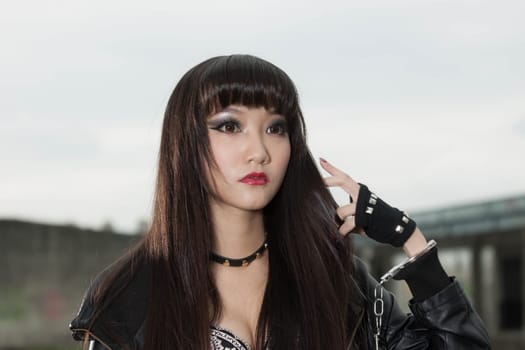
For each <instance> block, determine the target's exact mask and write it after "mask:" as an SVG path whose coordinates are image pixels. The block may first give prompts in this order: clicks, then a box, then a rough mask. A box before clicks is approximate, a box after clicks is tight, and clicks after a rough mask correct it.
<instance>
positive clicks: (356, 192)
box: [321, 159, 419, 247]
mask: <svg viewBox="0 0 525 350" xmlns="http://www.w3.org/2000/svg"><path fill="white" fill-rule="evenodd" d="M321 166H322V167H323V169H325V170H326V171H328V173H330V175H332V176H330V177H327V178H325V179H324V180H325V184H326V185H327V186H339V187H341V188H342V189H343V190H345V191H346V192H347V193H348V194H349V195H350V204H347V205H343V206H341V207H339V208H337V215H338V216H339V218H341V220H343V224H342V225H341V226H340V227H339V232H340V233H341V234H342V235H347V234H348V233H349V232H359V233H363V232H365V233H366V235H367V236H368V237H370V238H372V239H373V240H375V241H377V242H381V243H387V244H390V245H393V246H395V247H401V246H404V245H405V243H406V242H407V241H408V240H409V239H410V238H411V236H412V235H413V234H414V231H416V223H415V222H414V220H412V219H411V218H410V217H409V216H408V214H406V213H405V212H403V211H401V210H399V209H397V208H394V207H391V206H390V205H388V203H386V202H385V201H383V200H382V199H381V198H379V197H377V196H376V195H375V194H374V193H373V192H371V191H370V190H369V189H368V187H367V186H365V185H363V184H359V183H357V182H356V181H354V180H353V179H352V178H351V177H350V176H348V175H347V174H345V173H344V172H342V171H341V170H339V169H337V168H336V167H335V166H333V165H332V164H330V163H328V162H327V161H326V160H324V159H321ZM352 199H353V200H352ZM417 245H418V246H419V244H417Z"/></svg>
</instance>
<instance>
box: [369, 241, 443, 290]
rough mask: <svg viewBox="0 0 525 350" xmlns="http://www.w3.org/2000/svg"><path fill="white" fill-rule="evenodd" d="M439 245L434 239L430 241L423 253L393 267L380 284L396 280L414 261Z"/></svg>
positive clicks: (382, 277)
mask: <svg viewBox="0 0 525 350" xmlns="http://www.w3.org/2000/svg"><path fill="white" fill-rule="evenodd" d="M436 245H437V243H436V241H434V240H433V239H432V240H430V241H428V243H427V246H426V247H425V249H423V250H422V251H420V252H419V253H417V254H416V255H414V256H412V257H410V258H406V259H405V260H404V261H403V262H401V263H400V264H398V265H396V266H394V267H392V268H391V269H390V270H388V272H387V273H385V274H384V275H383V276H381V279H380V280H379V282H380V283H381V284H384V283H385V282H387V281H389V280H391V279H392V278H394V277H395V276H396V275H397V274H398V273H399V272H400V271H401V270H403V269H405V268H406V267H407V266H408V265H410V264H412V263H413V262H414V261H416V260H417V259H419V258H420V257H422V256H423V255H425V254H427V253H428V252H429V251H430V250H431V249H432V248H434V247H435V246H436Z"/></svg>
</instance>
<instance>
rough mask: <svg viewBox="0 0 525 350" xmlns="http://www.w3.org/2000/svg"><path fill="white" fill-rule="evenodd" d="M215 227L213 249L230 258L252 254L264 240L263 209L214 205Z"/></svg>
mask: <svg viewBox="0 0 525 350" xmlns="http://www.w3.org/2000/svg"><path fill="white" fill-rule="evenodd" d="M211 214H212V220H213V228H214V236H213V247H212V251H213V252H214V253H216V254H219V255H222V256H224V257H229V258H234V259H235V258H242V257H245V256H247V255H250V254H252V253H253V252H254V251H255V250H257V248H259V247H260V246H261V244H262V243H263V242H264V239H265V237H264V235H265V234H264V222H263V214H262V210H259V211H246V210H239V209H234V208H231V207H228V208H225V207H224V206H218V205H213V206H212V210H211Z"/></svg>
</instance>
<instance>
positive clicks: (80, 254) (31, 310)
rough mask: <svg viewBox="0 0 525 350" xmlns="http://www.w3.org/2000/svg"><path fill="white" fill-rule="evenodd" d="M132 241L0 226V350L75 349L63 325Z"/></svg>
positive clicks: (70, 229)
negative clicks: (101, 273) (32, 349)
mask: <svg viewBox="0 0 525 350" xmlns="http://www.w3.org/2000/svg"><path fill="white" fill-rule="evenodd" d="M137 238H138V237H137V236H126V235H119V234H112V233H109V232H96V231H92V230H83V229H80V228H77V227H74V226H53V225H44V224H37V223H29V222H21V221H15V220H0V349H8V348H13V349H16V348H20V349H22V348H24V349H25V348H30V347H31V346H35V347H36V346H61V347H65V348H75V346H76V345H75V343H73V342H72V338H71V336H70V333H69V330H68V325H69V322H70V321H71V319H72V318H73V317H74V316H75V315H76V312H77V311H78V307H79V304H80V301H81V298H82V296H83V292H84V290H85V288H86V287H87V286H88V285H89V283H90V281H91V279H92V278H93V277H94V276H96V274H97V273H98V272H99V271H101V270H102V269H103V268H104V267H105V266H107V265H108V264H110V263H111V262H112V261H114V260H115V259H116V258H117V257H118V256H120V255H121V254H122V253H124V252H125V251H126V249H127V248H128V247H129V246H130V245H131V244H132V242H133V241H134V240H136V239H137Z"/></svg>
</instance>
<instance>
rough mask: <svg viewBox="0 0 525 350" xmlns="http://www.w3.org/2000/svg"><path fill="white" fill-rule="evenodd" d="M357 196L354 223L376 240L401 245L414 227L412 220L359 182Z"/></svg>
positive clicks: (396, 245) (412, 231)
mask: <svg viewBox="0 0 525 350" xmlns="http://www.w3.org/2000/svg"><path fill="white" fill-rule="evenodd" d="M360 185H361V187H360V188H359V196H358V197H357V203H356V213H355V224H356V226H357V227H361V228H363V229H364V230H365V232H366V235H367V236H368V237H370V238H372V239H374V240H376V241H378V242H381V243H388V244H391V245H393V246H395V247H401V246H403V244H405V242H406V241H407V240H408V239H409V238H410V236H411V235H412V233H414V231H415V229H416V223H415V221H414V220H412V219H411V218H409V217H408V215H407V214H406V213H404V212H402V211H401V210H399V209H397V208H394V207H391V206H390V205H388V204H387V203H385V202H384V201H383V200H381V198H379V197H377V196H376V195H375V194H374V193H372V192H371V191H370V190H369V189H368V187H366V185H363V184H361V183H360Z"/></svg>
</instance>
